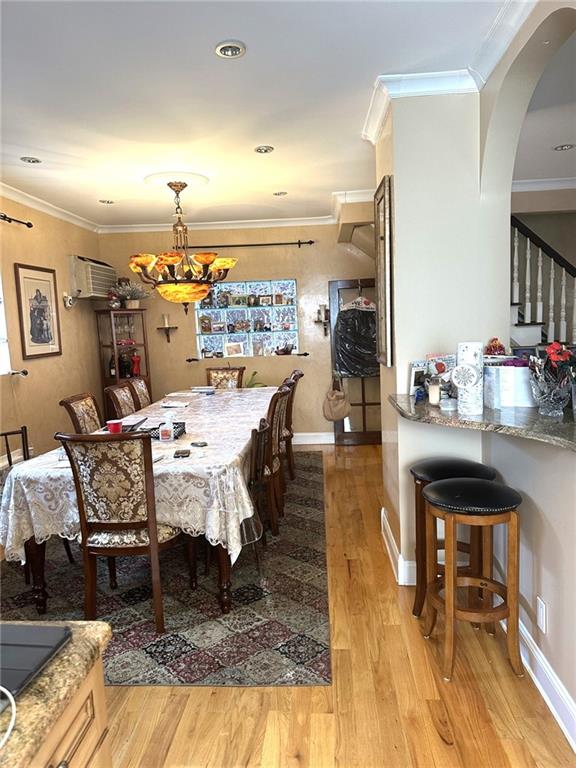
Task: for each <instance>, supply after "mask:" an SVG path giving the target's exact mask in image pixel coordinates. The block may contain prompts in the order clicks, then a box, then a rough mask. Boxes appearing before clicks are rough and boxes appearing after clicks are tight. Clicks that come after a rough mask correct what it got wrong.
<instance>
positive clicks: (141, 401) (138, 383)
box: [128, 377, 152, 411]
mask: <svg viewBox="0 0 576 768" xmlns="http://www.w3.org/2000/svg"><path fill="white" fill-rule="evenodd" d="M128 386H129V387H130V391H131V392H132V397H133V399H134V402H135V404H136V410H138V411H140V410H141V409H142V408H146V406H147V405H150V403H151V402H152V398H151V397H150V390H149V389H148V384H147V383H146V379H142V378H140V377H136V378H134V379H130V380H129V381H128Z"/></svg>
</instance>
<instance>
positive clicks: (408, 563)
mask: <svg viewBox="0 0 576 768" xmlns="http://www.w3.org/2000/svg"><path fill="white" fill-rule="evenodd" d="M380 528H381V531H382V538H383V540H384V545H385V547H386V551H387V552H388V557H389V558H390V563H391V565H392V570H393V571H394V577H395V578H396V581H397V583H398V584H400V585H401V586H403V587H412V586H414V584H416V562H415V561H414V560H406V559H405V558H404V557H403V556H402V554H401V552H400V551H399V550H398V545H397V544H396V539H395V538H394V534H393V533H392V529H391V528H390V523H389V522H388V517H387V516H386V509H385V508H384V507H382V509H381V510H380Z"/></svg>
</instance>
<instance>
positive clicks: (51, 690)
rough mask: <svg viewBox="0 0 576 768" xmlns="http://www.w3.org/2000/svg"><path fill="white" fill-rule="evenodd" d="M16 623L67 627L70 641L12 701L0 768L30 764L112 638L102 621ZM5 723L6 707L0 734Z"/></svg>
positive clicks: (8, 711) (2, 716)
mask: <svg viewBox="0 0 576 768" xmlns="http://www.w3.org/2000/svg"><path fill="white" fill-rule="evenodd" d="M18 623H21V624H22V625H25V624H29V625H40V626H46V625H50V626H60V627H62V626H69V627H70V629H71V630H72V639H71V640H70V642H69V643H68V644H67V645H66V646H64V648H63V649H62V650H61V651H60V652H59V653H58V654H57V656H55V658H54V659H53V660H52V661H51V662H50V663H49V664H48V665H47V666H46V668H45V669H44V670H43V672H41V674H40V675H39V676H38V677H37V678H36V679H35V680H34V681H33V682H32V683H31V684H30V685H29V686H28V687H27V688H26V689H25V690H24V692H23V693H21V694H20V696H18V697H17V698H16V706H17V710H16V724H15V726H14V730H13V731H12V735H11V736H10V738H9V739H8V742H7V744H6V745H5V747H4V749H3V750H2V752H1V753H0V766H6V767H7V768H8V766H9V767H10V768H23V767H24V766H32V765H33V762H32V761H33V759H34V755H36V753H37V752H38V750H39V749H40V747H41V746H42V744H43V742H44V740H45V739H46V737H47V736H48V734H49V733H50V731H51V729H52V727H53V725H54V724H55V723H56V721H57V720H58V718H59V717H60V715H61V714H62V712H63V711H64V710H65V709H66V706H67V704H68V702H69V701H70V700H71V699H72V697H73V696H74V694H75V693H76V691H77V690H78V689H79V688H80V686H81V684H82V682H83V681H84V679H85V678H86V675H87V674H88V673H89V671H90V670H91V669H92V667H93V665H94V662H95V661H96V659H97V658H98V657H99V656H101V655H102V653H103V652H104V649H105V648H106V646H107V645H108V642H109V640H110V637H111V636H112V631H111V629H110V626H109V625H108V624H105V623H104V622H102V621H70V622H63V621H54V622H45V621H43V622H18ZM9 722H10V707H9V706H8V707H7V708H6V709H5V710H4V712H3V713H2V715H1V716H0V733H5V731H6V728H7V727H8V723H9Z"/></svg>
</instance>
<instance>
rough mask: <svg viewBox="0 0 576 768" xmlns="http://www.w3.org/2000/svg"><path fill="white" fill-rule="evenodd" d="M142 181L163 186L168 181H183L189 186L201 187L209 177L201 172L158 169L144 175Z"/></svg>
mask: <svg viewBox="0 0 576 768" xmlns="http://www.w3.org/2000/svg"><path fill="white" fill-rule="evenodd" d="M144 181H145V183H146V184H156V185H158V186H165V185H166V184H168V182H170V181H185V182H186V184H187V185H188V186H189V187H201V186H204V184H208V182H209V181H210V179H209V178H208V176H203V175H202V174H201V173H191V172H190V171H160V172H159V173H151V174H149V175H148V176H145V177H144Z"/></svg>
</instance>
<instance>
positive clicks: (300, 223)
mask: <svg viewBox="0 0 576 768" xmlns="http://www.w3.org/2000/svg"><path fill="white" fill-rule="evenodd" d="M336 223H337V222H336V219H335V217H334V216H308V217H305V218H300V219H248V220H245V221H240V220H238V221H195V222H192V223H189V222H186V226H187V227H188V229H189V230H205V229H271V228H275V227H318V226H326V225H328V224H336ZM171 231H172V224H108V225H104V226H101V227H98V228H97V229H96V232H97V233H98V234H99V235H113V234H120V233H128V232H171Z"/></svg>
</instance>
